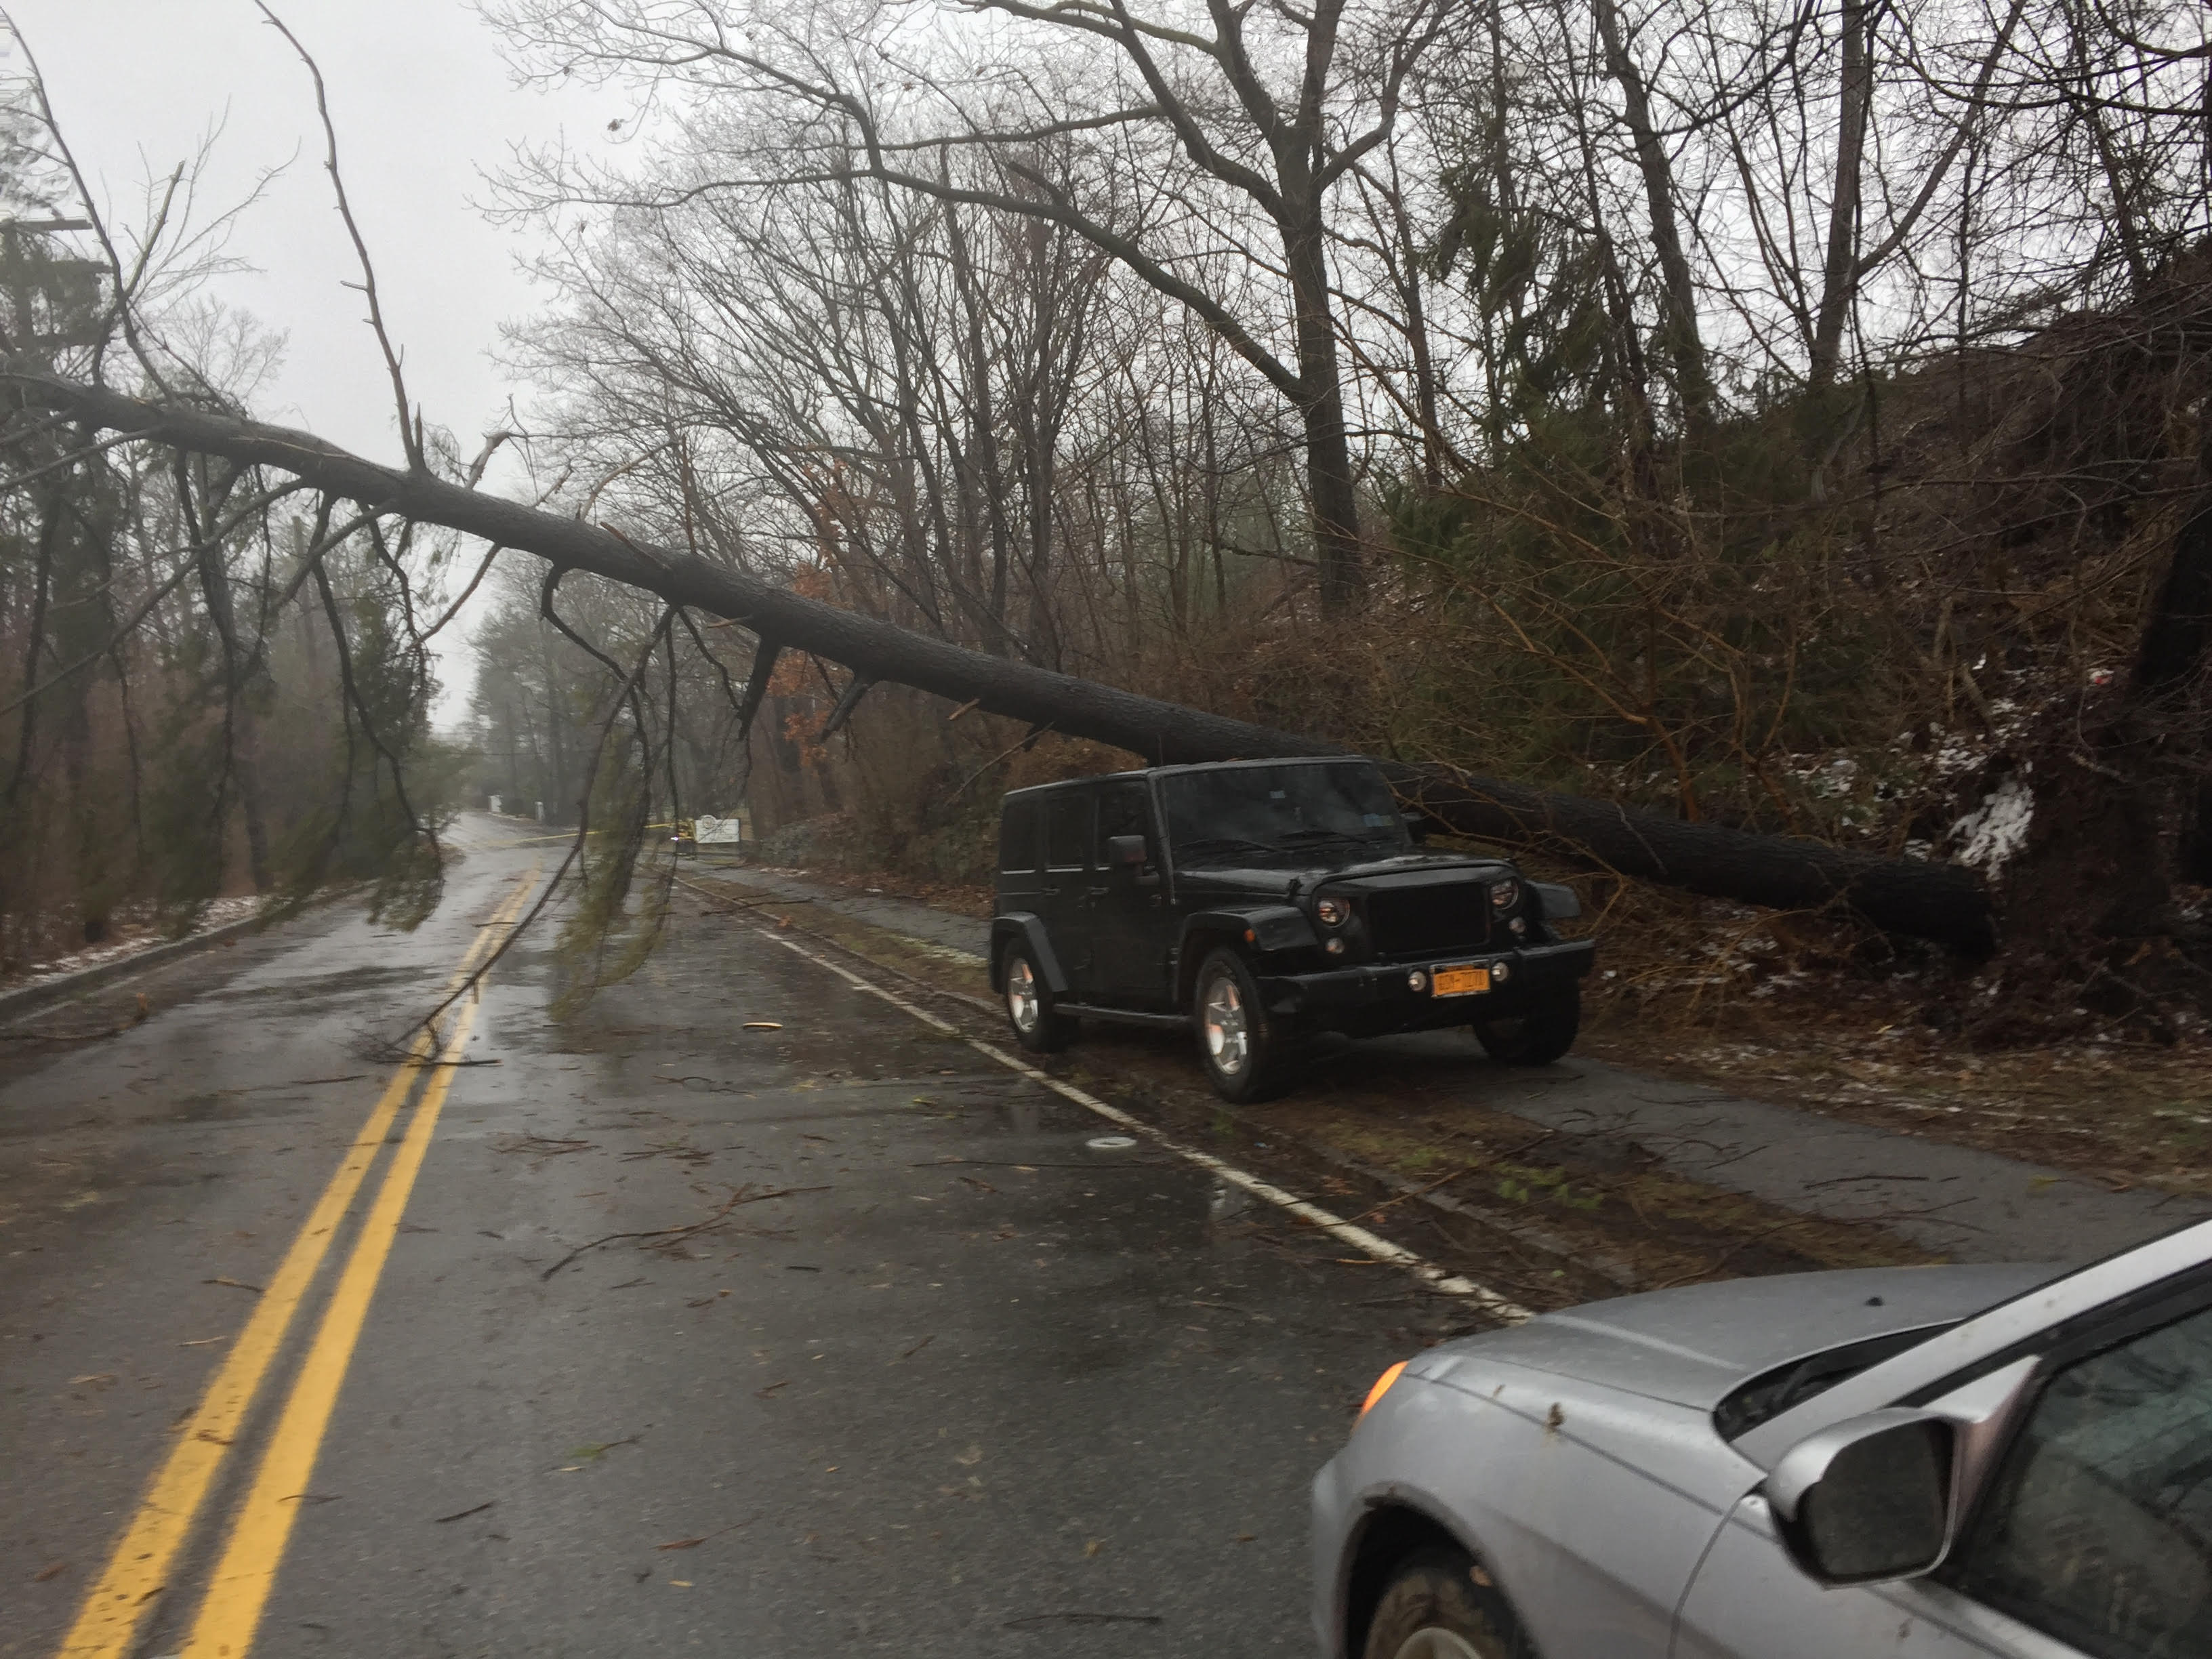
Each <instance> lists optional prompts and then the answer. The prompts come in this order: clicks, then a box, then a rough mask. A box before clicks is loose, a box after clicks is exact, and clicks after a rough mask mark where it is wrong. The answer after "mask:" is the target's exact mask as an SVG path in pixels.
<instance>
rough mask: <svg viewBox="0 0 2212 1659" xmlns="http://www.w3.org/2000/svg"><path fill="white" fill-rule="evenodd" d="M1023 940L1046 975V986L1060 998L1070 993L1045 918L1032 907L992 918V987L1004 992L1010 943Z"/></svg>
mask: <svg viewBox="0 0 2212 1659" xmlns="http://www.w3.org/2000/svg"><path fill="white" fill-rule="evenodd" d="M1016 940H1019V941H1020V943H1021V944H1022V945H1023V946H1024V948H1025V949H1026V950H1027V951H1029V953H1030V961H1032V962H1034V963H1036V965H1037V971H1038V972H1039V973H1041V974H1042V975H1044V988H1045V989H1046V990H1048V991H1049V992H1051V993H1052V994H1053V995H1054V996H1056V997H1064V996H1066V994H1067V975H1066V973H1065V972H1063V971H1062V970H1061V969H1060V958H1059V957H1056V956H1054V954H1053V952H1052V941H1051V940H1050V939H1048V938H1047V937H1046V936H1045V931H1044V920H1043V918H1042V917H1041V916H1038V915H1036V914H1035V913H1033V912H1031V911H1028V910H1013V911H1009V912H1008V913H1007V914H1006V915H1002V916H994V917H992V918H991V988H992V989H993V990H994V991H997V992H1004V991H1005V990H1006V946H1007V945H1011V944H1012V943H1014V942H1015V941H1016Z"/></svg>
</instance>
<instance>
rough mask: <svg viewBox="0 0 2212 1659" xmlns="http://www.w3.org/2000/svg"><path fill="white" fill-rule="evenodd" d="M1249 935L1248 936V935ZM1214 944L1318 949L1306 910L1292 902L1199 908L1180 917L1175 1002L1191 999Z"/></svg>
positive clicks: (1250, 948) (1255, 948)
mask: <svg viewBox="0 0 2212 1659" xmlns="http://www.w3.org/2000/svg"><path fill="white" fill-rule="evenodd" d="M1248 935H1249V937H1248ZM1215 945H1229V946H1230V947H1231V948H1232V949H1235V950H1239V951H1252V952H1255V953H1260V954H1266V953H1268V952H1272V951H1297V950H1301V949H1305V950H1315V951H1318V950H1319V949H1321V938H1320V936H1319V935H1318V934H1316V933H1315V932H1314V929H1313V923H1312V922H1311V921H1309V920H1308V919H1307V916H1306V913H1305V912H1304V911H1303V910H1301V909H1299V908H1297V906H1296V905H1294V904H1255V905H1249V906H1247V907H1246V908H1243V909H1238V910H1200V911H1199V912H1197V913H1196V914H1195V915H1189V916H1186V917H1185V918H1184V919H1183V924H1182V934H1181V936H1180V937H1178V938H1177V939H1176V1006H1177V1007H1181V1006H1183V1005H1184V1004H1185V1003H1187V1002H1188V1001H1189V1000H1190V996H1191V993H1192V992H1193V991H1194V989H1196V988H1197V985H1198V965H1199V963H1200V962H1201V961H1202V960H1204V958H1205V957H1206V952H1207V951H1210V950H1211V949H1212V948H1213V947H1214V946H1215Z"/></svg>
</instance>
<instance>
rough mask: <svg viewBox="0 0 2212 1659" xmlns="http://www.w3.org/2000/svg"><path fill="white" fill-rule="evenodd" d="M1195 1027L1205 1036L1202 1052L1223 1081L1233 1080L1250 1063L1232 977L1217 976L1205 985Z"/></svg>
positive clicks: (1241, 1004) (1249, 1044)
mask: <svg viewBox="0 0 2212 1659" xmlns="http://www.w3.org/2000/svg"><path fill="white" fill-rule="evenodd" d="M1199 1023H1200V1026H1201V1027H1202V1028H1203V1029H1204V1031H1205V1034H1206V1053H1207V1054H1210V1055H1212V1058H1213V1065H1214V1069H1215V1070H1217V1071H1218V1072H1219V1073H1221V1074H1222V1075H1223V1076H1224V1077H1235V1076H1236V1075H1237V1073H1240V1072H1242V1071H1243V1069H1244V1067H1245V1066H1247V1065H1248V1064H1249V1063H1250V1060H1251V1058H1252V1033H1251V1030H1250V1028H1249V1026H1248V1025H1247V1024H1246V1023H1245V1019H1244V994H1243V992H1242V991H1241V990H1239V989H1238V988H1237V976H1236V975H1234V974H1228V973H1217V974H1215V975H1213V976H1212V978H1211V979H1209V980H1207V981H1206V999H1205V1000H1204V1001H1203V1002H1202V1003H1201V1004H1200V1008H1199Z"/></svg>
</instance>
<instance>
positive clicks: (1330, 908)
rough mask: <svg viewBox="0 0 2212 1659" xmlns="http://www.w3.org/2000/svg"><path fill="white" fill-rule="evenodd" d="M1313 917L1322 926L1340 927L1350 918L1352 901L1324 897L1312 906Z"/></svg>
mask: <svg viewBox="0 0 2212 1659" xmlns="http://www.w3.org/2000/svg"><path fill="white" fill-rule="evenodd" d="M1314 917H1315V919H1316V921H1319V922H1320V923H1321V925H1322V927H1343V926H1344V924H1345V923H1346V922H1347V921H1351V920H1352V901H1351V900H1349V899H1340V898H1325V899H1322V900H1321V901H1319V902H1316V904H1315V906H1314Z"/></svg>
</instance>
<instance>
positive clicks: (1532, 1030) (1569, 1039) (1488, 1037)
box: [1474, 985, 1583, 1066]
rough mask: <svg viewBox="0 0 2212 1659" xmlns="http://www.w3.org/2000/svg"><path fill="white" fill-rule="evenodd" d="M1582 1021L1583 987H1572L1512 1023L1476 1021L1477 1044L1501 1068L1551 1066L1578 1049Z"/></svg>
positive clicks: (1513, 1019)
mask: <svg viewBox="0 0 2212 1659" xmlns="http://www.w3.org/2000/svg"><path fill="white" fill-rule="evenodd" d="M1582 1020H1583V993H1582V987H1580V986H1579V985H1569V986H1568V987H1566V988H1565V990H1562V991H1554V992H1553V993H1551V994H1549V995H1548V996H1547V997H1546V998H1545V999H1544V1000H1542V1001H1541V1002H1538V1003H1536V1004H1534V1006H1531V1007H1530V1008H1529V1009H1528V1012H1526V1013H1522V1014H1516V1015H1515V1016H1514V1017H1513V1018H1510V1019H1479V1020H1477V1021H1475V1022H1474V1040H1475V1041H1476V1042H1480V1044H1481V1045H1482V1051H1483V1052H1484V1053H1485V1054H1488V1055H1489V1056H1490V1057H1491V1058H1492V1060H1496V1061H1497V1062H1498V1064H1499V1065H1501V1066H1549V1065H1550V1064H1551V1063H1552V1062H1553V1060H1557V1059H1559V1056H1560V1055H1562V1054H1565V1053H1566V1052H1567V1050H1568V1049H1570V1048H1573V1047H1574V1046H1575V1033H1576V1032H1577V1030H1580V1029H1581V1026H1582Z"/></svg>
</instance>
